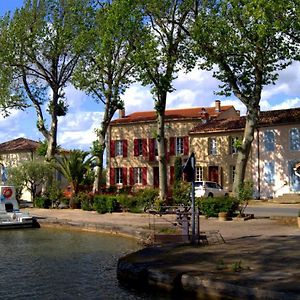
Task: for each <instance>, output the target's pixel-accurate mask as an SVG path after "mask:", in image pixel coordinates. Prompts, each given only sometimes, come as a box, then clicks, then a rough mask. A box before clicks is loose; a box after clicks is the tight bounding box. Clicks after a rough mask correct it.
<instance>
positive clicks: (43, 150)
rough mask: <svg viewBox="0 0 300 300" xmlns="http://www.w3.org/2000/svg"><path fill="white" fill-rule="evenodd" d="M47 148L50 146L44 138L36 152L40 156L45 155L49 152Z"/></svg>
mask: <svg viewBox="0 0 300 300" xmlns="http://www.w3.org/2000/svg"><path fill="white" fill-rule="evenodd" d="M47 148H48V143H47V140H44V141H42V142H41V141H40V145H39V146H38V148H37V149H36V152H37V154H38V155H39V156H43V157H45V156H46V153H47Z"/></svg>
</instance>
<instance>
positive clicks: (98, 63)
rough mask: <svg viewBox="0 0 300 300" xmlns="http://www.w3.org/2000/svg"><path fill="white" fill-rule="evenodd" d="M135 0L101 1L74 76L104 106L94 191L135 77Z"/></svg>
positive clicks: (95, 148) (96, 143)
mask: <svg viewBox="0 0 300 300" xmlns="http://www.w3.org/2000/svg"><path fill="white" fill-rule="evenodd" d="M132 3H133V2H132V1H124V0H116V1H99V3H98V5H97V6H96V8H95V16H94V19H93V27H91V28H90V29H89V30H88V31H86V32H85V36H84V38H85V41H84V42H85V49H84V51H83V55H82V57H81V58H80V60H79V64H78V65H77V67H76V71H75V73H74V76H73V83H74V85H75V86H76V87H77V88H79V89H81V90H83V91H85V92H86V93H87V94H88V95H90V96H92V97H93V98H94V99H95V100H96V101H97V102H98V103H100V104H101V106H102V107H104V112H103V118H102V120H101V124H100V126H99V128H98V129H97V130H96V133H97V140H96V141H94V143H93V147H92V154H93V155H94V159H95V160H96V170H95V171H96V172H95V173H96V174H95V175H96V176H95V182H94V187H93V191H94V192H98V191H99V190H100V182H101V175H102V174H103V155H104V151H105V148H106V136H107V131H108V126H109V123H110V121H111V119H112V118H113V116H114V114H115V112H116V111H117V110H118V109H123V108H124V103H123V101H122V100H121V95H122V94H123V93H124V91H125V90H126V88H127V87H128V85H129V84H130V83H131V82H132V79H133V72H134V71H133V66H134V61H133V55H134V49H133V44H134V43H133V39H134V37H135V36H136V35H134V32H136V31H137V30H138V28H139V24H140V22H138V15H135V9H134V6H133V4H132Z"/></svg>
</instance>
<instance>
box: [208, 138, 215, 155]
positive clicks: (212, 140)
mask: <svg viewBox="0 0 300 300" xmlns="http://www.w3.org/2000/svg"><path fill="white" fill-rule="evenodd" d="M208 154H210V155H216V154H217V139H216V138H210V139H209V148H208Z"/></svg>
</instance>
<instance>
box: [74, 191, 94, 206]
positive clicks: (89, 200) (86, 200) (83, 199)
mask: <svg viewBox="0 0 300 300" xmlns="http://www.w3.org/2000/svg"><path fill="white" fill-rule="evenodd" d="M73 201H74V204H75V205H76V207H77V208H82V209H83V210H93V197H92V196H91V195H89V194H88V193H85V192H79V193H78V194H76V195H74V196H73Z"/></svg>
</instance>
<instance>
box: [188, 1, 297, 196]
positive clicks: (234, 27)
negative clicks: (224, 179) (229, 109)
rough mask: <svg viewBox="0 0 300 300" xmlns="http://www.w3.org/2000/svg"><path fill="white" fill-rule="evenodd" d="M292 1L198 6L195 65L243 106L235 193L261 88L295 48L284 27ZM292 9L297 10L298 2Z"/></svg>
mask: <svg viewBox="0 0 300 300" xmlns="http://www.w3.org/2000/svg"><path fill="white" fill-rule="evenodd" d="M291 3H293V1H285V2H283V1H281V0H272V1H269V0H258V1H255V2H254V1H253V0H245V1H236V0H222V1H219V0H212V1H205V2H201V7H199V11H198V12H199V13H198V16H197V18H196V22H195V24H194V25H193V26H192V30H191V36H192V39H193V40H194V47H193V49H194V50H195V54H196V57H197V60H195V62H196V63H197V62H199V58H201V64H200V67H201V68H204V69H209V70H211V69H212V68H213V67H214V72H213V76H214V77H215V78H217V79H218V80H220V81H221V82H222V83H223V84H222V85H220V91H219V92H218V94H220V95H225V96H230V95H231V94H232V93H233V94H234V95H235V96H236V97H237V98H238V99H239V100H240V101H241V102H242V103H243V104H244V105H245V106H246V108H247V118H246V125H245V131H244V138H243V143H242V145H241V151H239V153H238V162H237V168H236V176H235V182H234V191H235V189H236V187H238V186H239V184H240V183H241V182H243V180H244V178H245V170H246V165H247V161H248V158H249V154H250V149H251V143H252V141H253V138H254V130H255V128H256V126H257V122H258V118H259V110H260V100H261V94H262V90H263V87H264V86H266V85H269V84H275V82H276V80H277V79H278V71H280V70H282V69H284V68H286V67H287V66H288V65H289V64H290V63H291V55H290V54H291V52H292V51H291V48H292V47H293V45H292V43H291V39H290V38H289V37H287V32H288V30H287V27H286V26H287V24H289V22H290V19H291V14H293V13H294V12H295V11H297V9H296V8H295V9H293V8H292V9H291V8H290V5H291ZM296 7H297V8H298V9H299V4H298V3H297V4H296ZM297 23H299V18H298V22H297ZM297 44H298V43H297ZM297 47H298V49H299V46H298V45H297ZM215 66H217V68H216V67H215Z"/></svg>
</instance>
